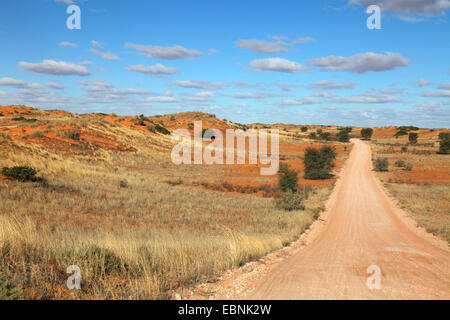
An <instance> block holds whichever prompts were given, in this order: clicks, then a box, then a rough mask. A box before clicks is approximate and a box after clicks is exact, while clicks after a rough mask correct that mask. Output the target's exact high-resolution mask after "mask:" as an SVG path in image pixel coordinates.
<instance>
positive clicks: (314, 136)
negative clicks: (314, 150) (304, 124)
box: [309, 132, 317, 139]
mask: <svg viewBox="0 0 450 320" xmlns="http://www.w3.org/2000/svg"><path fill="white" fill-rule="evenodd" d="M309 138H310V139H315V138H317V135H316V133H315V132H311V133H310V134H309Z"/></svg>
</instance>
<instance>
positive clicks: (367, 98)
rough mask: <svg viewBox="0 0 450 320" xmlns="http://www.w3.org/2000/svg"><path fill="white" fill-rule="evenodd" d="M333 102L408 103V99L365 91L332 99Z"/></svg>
mask: <svg viewBox="0 0 450 320" xmlns="http://www.w3.org/2000/svg"><path fill="white" fill-rule="evenodd" d="M331 102H333V103H374V104H378V103H395V102H398V103H400V102H401V103H406V102H407V101H405V100H402V99H399V98H397V97H396V96H393V95H387V94H379V93H376V92H364V93H361V94H360V95H358V96H351V97H344V98H336V99H332V100H331Z"/></svg>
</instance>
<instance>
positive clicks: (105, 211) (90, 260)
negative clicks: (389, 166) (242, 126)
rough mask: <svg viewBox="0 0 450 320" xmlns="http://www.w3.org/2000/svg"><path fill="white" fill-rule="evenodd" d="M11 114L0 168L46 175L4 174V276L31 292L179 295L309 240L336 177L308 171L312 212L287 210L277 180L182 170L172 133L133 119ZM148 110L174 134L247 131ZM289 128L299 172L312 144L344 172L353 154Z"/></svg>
mask: <svg viewBox="0 0 450 320" xmlns="http://www.w3.org/2000/svg"><path fill="white" fill-rule="evenodd" d="M0 113H1V114H2V116H1V117H0V155H1V157H0V168H1V167H5V166H6V167H11V166H18V165H25V166H31V167H33V168H35V169H37V170H38V176H40V177H43V178H44V179H45V183H40V182H19V181H14V180H10V179H6V178H4V177H1V176H0V199H1V202H0V257H1V258H0V277H6V278H7V279H10V281H12V283H13V284H14V286H15V287H17V288H19V289H20V290H22V291H23V296H21V297H22V298H26V299H167V298H170V296H171V293H172V291H173V290H175V289H178V288H188V287H191V286H193V285H194V284H195V283H197V282H200V281H214V279H216V278H217V276H219V275H220V274H222V273H223V272H224V271H226V270H228V269H231V268H233V267H238V266H241V265H243V264H245V263H246V262H248V261H251V260H255V259H258V258H260V257H262V256H264V255H265V254H267V253H268V252H271V251H274V250H276V249H279V248H281V247H283V246H286V245H288V244H289V243H290V242H292V241H294V240H296V239H298V237H299V236H300V235H301V234H302V233H303V232H304V231H305V230H306V229H307V228H308V227H309V226H310V224H311V223H312V222H313V221H314V220H315V219H316V218H317V216H318V213H319V212H320V211H321V210H323V208H324V203H325V201H326V199H327V198H328V196H329V194H330V193H331V190H332V187H333V185H334V179H328V180H323V181H320V182H315V181H307V180H304V179H303V178H302V176H303V175H302V173H301V172H300V174H299V178H300V179H299V183H300V184H301V185H302V186H303V188H305V189H307V188H309V187H307V186H310V187H311V188H312V191H311V192H310V193H309V197H308V199H307V200H306V201H305V207H306V209H305V210H299V211H291V212H286V211H282V210H279V209H277V207H276V206H275V200H274V198H273V197H274V196H275V195H276V192H275V193H274V192H273V190H275V189H276V185H277V177H276V176H272V177H261V176H260V175H259V168H258V167H256V168H255V166H251V165H243V166H237V165H234V166H229V165H214V166H198V165H197V166H195V165H190V166H189V165H182V166H176V165H174V164H172V162H171V159H170V152H171V149H172V147H173V145H174V142H172V141H171V137H170V135H162V134H159V133H152V132H149V130H147V129H146V128H145V127H143V126H140V125H136V124H134V123H133V119H134V118H132V117H118V116H116V115H98V114H87V115H75V114H71V113H68V112H64V111H42V110H37V109H31V108H26V107H22V106H16V107H0ZM18 117H19V118H20V117H23V118H24V119H21V120H20V119H19V120H17V119H16V120H13V118H18ZM149 118H150V119H152V120H154V121H157V122H160V123H163V124H164V125H165V126H166V127H167V128H169V129H171V130H172V129H174V128H185V127H189V124H190V123H191V122H192V121H193V120H195V119H201V120H203V121H204V123H207V126H209V127H216V128H220V129H224V128H228V127H236V124H233V123H231V122H228V121H222V120H219V119H217V118H215V117H214V116H211V115H207V114H202V113H183V114H175V115H173V116H155V117H149ZM33 119H36V120H33ZM26 120H29V121H26ZM281 129H282V130H281V138H280V139H281V140H280V157H281V159H282V160H283V161H285V162H288V163H290V164H291V166H292V167H294V168H296V169H298V170H300V171H301V170H302V161H301V157H302V156H303V153H304V150H305V148H306V147H307V146H320V145H325V144H326V145H334V146H335V147H336V150H337V153H338V158H337V160H336V168H335V170H336V171H337V170H339V169H340V168H341V167H342V165H343V163H344V161H345V159H346V157H347V156H348V153H349V152H350V150H351V144H344V143H339V142H326V143H325V142H322V141H311V140H309V139H308V138H307V137H306V134H305V135H302V134H299V132H300V130H299V127H287V128H284V127H281ZM313 129H315V128H313V127H310V130H313ZM324 129H325V130H327V129H329V130H335V128H334V129H333V128H324ZM69 133H78V134H79V135H80V136H79V139H71V138H70V137H69V135H68V134H69ZM230 185H231V186H232V187H231V188H230ZM70 265H78V266H79V267H80V269H81V276H82V289H81V290H68V289H67V287H66V280H67V278H68V277H69V275H68V274H67V273H66V269H67V267H68V266H70Z"/></svg>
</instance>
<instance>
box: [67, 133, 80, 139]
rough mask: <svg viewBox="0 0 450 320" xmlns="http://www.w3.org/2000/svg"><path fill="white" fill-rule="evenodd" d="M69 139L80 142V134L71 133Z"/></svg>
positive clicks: (68, 135)
mask: <svg viewBox="0 0 450 320" xmlns="http://www.w3.org/2000/svg"><path fill="white" fill-rule="evenodd" d="M67 137H68V138H69V139H72V140H80V134H79V133H78V132H69V133H68V134H67Z"/></svg>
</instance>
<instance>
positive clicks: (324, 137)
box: [317, 130, 331, 141]
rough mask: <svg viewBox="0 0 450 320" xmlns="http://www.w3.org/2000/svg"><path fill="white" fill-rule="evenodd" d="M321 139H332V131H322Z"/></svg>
mask: <svg viewBox="0 0 450 320" xmlns="http://www.w3.org/2000/svg"><path fill="white" fill-rule="evenodd" d="M317 131H318V130H317ZM320 139H323V140H326V141H330V140H331V133H329V132H321V133H320Z"/></svg>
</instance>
